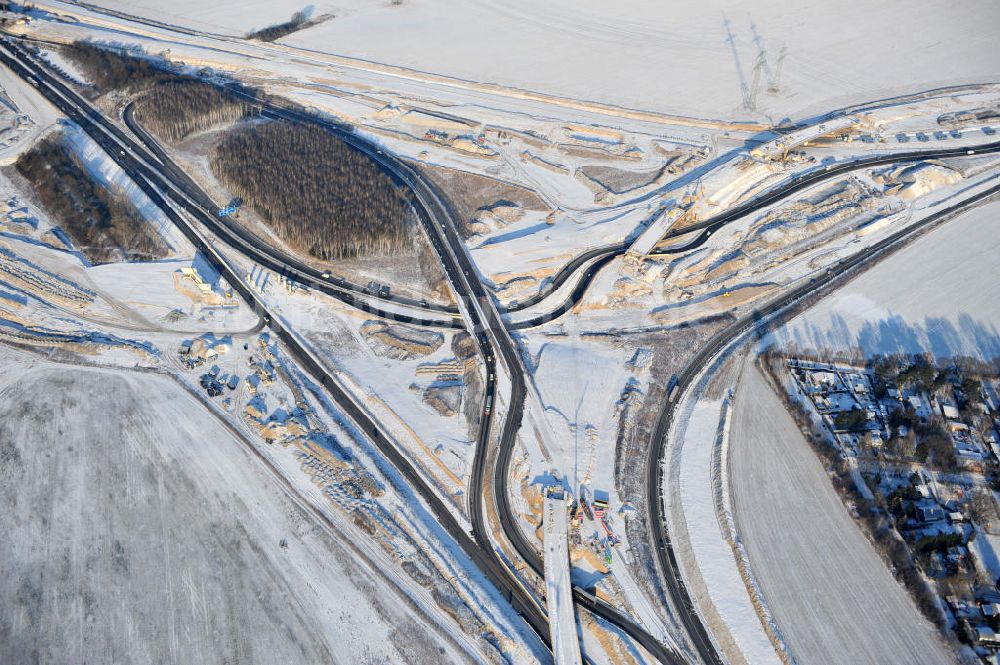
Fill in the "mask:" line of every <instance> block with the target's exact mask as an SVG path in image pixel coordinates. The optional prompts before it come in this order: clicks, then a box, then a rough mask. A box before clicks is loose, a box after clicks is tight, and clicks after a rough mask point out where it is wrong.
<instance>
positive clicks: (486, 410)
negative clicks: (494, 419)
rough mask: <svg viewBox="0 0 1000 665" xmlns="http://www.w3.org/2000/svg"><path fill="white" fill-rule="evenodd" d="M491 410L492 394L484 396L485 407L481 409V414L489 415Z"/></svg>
mask: <svg viewBox="0 0 1000 665" xmlns="http://www.w3.org/2000/svg"><path fill="white" fill-rule="evenodd" d="M492 410H493V395H487V396H486V408H484V409H483V415H484V416H488V415H490V411H492Z"/></svg>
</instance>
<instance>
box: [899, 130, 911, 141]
mask: <svg viewBox="0 0 1000 665" xmlns="http://www.w3.org/2000/svg"><path fill="white" fill-rule="evenodd" d="M896 140H897V141H898V142H900V143H908V142H909V140H910V137H909V136H907V135H906V134H903V133H902V132H900V133H899V134H896Z"/></svg>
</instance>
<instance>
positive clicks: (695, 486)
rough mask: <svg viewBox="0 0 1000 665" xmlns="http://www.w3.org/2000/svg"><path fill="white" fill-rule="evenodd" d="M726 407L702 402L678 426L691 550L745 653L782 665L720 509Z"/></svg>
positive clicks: (751, 659)
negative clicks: (717, 476) (718, 478)
mask: <svg viewBox="0 0 1000 665" xmlns="http://www.w3.org/2000/svg"><path fill="white" fill-rule="evenodd" d="M722 406H723V405H722V402H720V401H711V400H697V401H696V403H695V404H693V405H692V406H691V407H690V410H689V411H688V412H687V413H685V418H684V419H683V423H682V424H681V425H680V426H679V428H678V434H677V437H678V439H677V440H678V441H681V440H682V441H683V447H682V449H681V465H680V471H679V472H678V475H679V480H680V484H679V488H678V497H679V504H680V505H679V506H677V507H676V508H677V510H678V512H680V513H682V514H683V517H684V522H685V527H686V530H687V538H688V541H689V543H690V548H691V550H692V552H693V554H694V557H695V559H696V561H697V565H698V569H699V571H698V572H699V574H700V576H701V581H702V584H704V586H705V587H707V589H708V595H709V597H710V602H711V603H712V605H713V606H714V607H715V610H716V611H717V612H718V613H719V616H720V618H721V619H722V621H723V622H724V623H725V626H726V629H727V630H728V631H729V633H730V635H732V637H733V640H734V641H735V643H736V645H737V647H738V649H739V650H740V652H741V653H742V655H743V657H745V658H746V659H747V662H749V663H754V664H755V665H757V664H760V665H763V664H764V663H772V664H775V665H776V664H777V663H780V662H781V661H780V659H779V658H778V656H777V654H776V653H775V650H774V647H773V646H772V645H771V642H770V641H769V640H768V637H767V635H766V634H765V633H764V630H763V628H762V627H761V623H760V620H759V619H758V617H757V614H756V612H755V610H754V607H753V605H752V604H751V602H750V596H749V594H748V593H747V592H746V587H745V585H744V582H743V579H742V578H741V577H740V572H739V569H738V568H737V566H736V561H735V559H734V556H733V551H732V549H731V548H730V546H729V544H728V542H727V541H726V538H725V536H724V534H723V531H722V527H721V526H720V524H719V519H718V517H717V512H716V510H715V498H714V491H715V484H714V483H713V479H712V459H713V456H714V455H715V454H716V453H715V447H716V443H717V441H716V439H717V436H718V434H719V429H720V427H721V426H722ZM674 445H676V443H675V444H674ZM668 473H669V472H668ZM674 537H675V538H676V537H677V535H676V533H675V536H674Z"/></svg>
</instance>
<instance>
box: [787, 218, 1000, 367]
mask: <svg viewBox="0 0 1000 665" xmlns="http://www.w3.org/2000/svg"><path fill="white" fill-rule="evenodd" d="M998 246H1000V202H993V203H989V204H987V205H982V206H979V207H977V208H975V209H973V210H971V211H969V212H966V213H964V214H962V215H960V216H959V217H957V218H955V219H952V220H950V221H948V222H947V223H946V225H945V226H943V227H941V228H938V229H936V230H934V231H933V232H932V233H930V234H928V235H926V236H924V237H922V238H920V239H919V240H917V241H915V242H914V243H913V244H912V245H910V246H909V247H906V248H905V249H903V250H901V251H900V252H898V253H897V254H895V255H893V256H891V257H889V258H888V259H886V260H885V261H882V262H881V263H879V264H878V265H876V266H874V267H873V268H871V269H870V270H868V271H867V272H866V273H864V274H863V275H861V276H860V277H858V278H857V279H855V280H853V281H852V282H850V283H849V284H847V285H845V286H844V287H842V288H840V289H838V290H837V291H836V292H834V293H833V294H831V295H830V296H828V297H827V298H825V299H823V300H822V301H821V302H819V303H818V304H817V305H815V306H813V307H812V308H810V309H809V310H808V311H806V312H804V313H803V314H801V315H799V316H797V317H796V318H794V319H793V320H792V321H790V322H789V323H788V324H787V325H786V326H784V327H783V328H782V329H780V330H779V331H777V332H776V333H774V335H773V337H774V338H775V339H776V340H777V341H778V342H779V343H781V344H783V345H788V344H789V343H794V344H795V345H796V346H797V347H798V348H799V349H822V348H830V349H836V350H845V349H850V348H854V347H860V348H862V349H863V350H864V352H865V353H866V354H873V353H894V352H900V351H901V352H909V353H918V352H923V351H931V352H933V353H934V354H936V355H938V356H941V357H949V356H954V355H970V356H976V357H981V358H984V359H990V358H994V357H996V356H998V355H1000V290H998V289H997V283H996V274H997V267H998V265H1000V264H998V263H997V247H998Z"/></svg>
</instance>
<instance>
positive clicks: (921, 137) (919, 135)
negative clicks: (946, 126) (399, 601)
mask: <svg viewBox="0 0 1000 665" xmlns="http://www.w3.org/2000/svg"><path fill="white" fill-rule="evenodd" d="M917 140H918V141H920V142H922V143H923V142H926V141H930V140H931V139H930V137H929V136H927V134H924V133H923V132H917Z"/></svg>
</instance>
